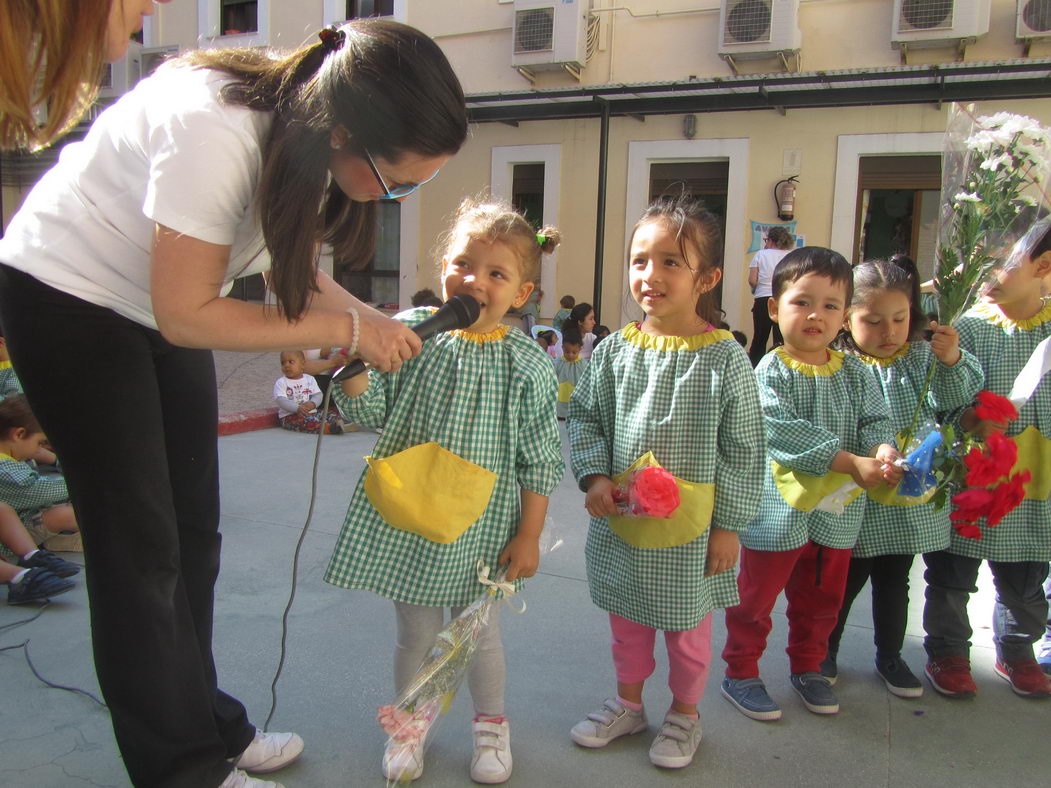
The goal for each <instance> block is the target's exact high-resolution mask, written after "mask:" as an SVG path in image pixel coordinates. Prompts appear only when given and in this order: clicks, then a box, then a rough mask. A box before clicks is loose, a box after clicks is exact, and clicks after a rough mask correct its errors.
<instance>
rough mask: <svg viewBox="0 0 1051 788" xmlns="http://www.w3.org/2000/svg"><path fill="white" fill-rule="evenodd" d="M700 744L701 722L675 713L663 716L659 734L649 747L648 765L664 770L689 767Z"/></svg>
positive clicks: (698, 719)
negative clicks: (661, 767) (660, 767)
mask: <svg viewBox="0 0 1051 788" xmlns="http://www.w3.org/2000/svg"><path fill="white" fill-rule="evenodd" d="M700 743H701V720H700V718H697V719H694V718H693V717H687V716H686V715H685V714H680V713H679V712H677V711H669V712H668V713H667V714H665V715H664V724H663V725H661V732H660V733H658V734H657V738H656V739H654V740H653V744H651V745H650V763H652V764H653V765H654V766H663V767H664V768H665V769H681V768H682V767H683V766H689V765H690V762H691V761H692V760H693V754H694V753H695V752H697V746H698V745H699V744H700Z"/></svg>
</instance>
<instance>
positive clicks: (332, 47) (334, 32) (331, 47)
mask: <svg viewBox="0 0 1051 788" xmlns="http://www.w3.org/2000/svg"><path fill="white" fill-rule="evenodd" d="M317 37H318V38H320V39H321V48H322V49H324V50H325V53H326V54H327V53H329V52H338V51H339V50H341V49H342V48H343V44H344V43H345V42H346V40H347V34H346V33H344V32H343V31H342V30H340V29H339V28H338V27H336V26H335V25H332V27H326V28H325V29H324V30H322V31H321V32H320V33H318V34H317Z"/></svg>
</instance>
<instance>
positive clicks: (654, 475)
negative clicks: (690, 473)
mask: <svg viewBox="0 0 1051 788" xmlns="http://www.w3.org/2000/svg"><path fill="white" fill-rule="evenodd" d="M613 499H614V501H615V502H616V504H617V510H618V512H619V513H620V514H622V515H626V516H629V517H656V518H659V519H667V518H669V517H671V516H672V514H674V512H675V510H676V509H678V508H679V503H680V499H679V485H678V484H676V482H675V477H674V476H672V474H670V473H669V472H668V471H666V470H665V469H664V468H658V467H654V466H651V467H648V468H639V469H638V470H637V471H635V472H633V473H632V474H631V476H630V478H629V479H628V483H627V484H626V485H622V486H620V487H618V488H617V489H616V491H615V492H614V494H613Z"/></svg>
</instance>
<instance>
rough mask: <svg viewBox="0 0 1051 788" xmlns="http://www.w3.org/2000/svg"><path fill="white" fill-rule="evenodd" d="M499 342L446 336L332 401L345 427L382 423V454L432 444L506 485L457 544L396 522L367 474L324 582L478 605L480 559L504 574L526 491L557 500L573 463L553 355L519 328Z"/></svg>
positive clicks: (413, 319)
mask: <svg viewBox="0 0 1051 788" xmlns="http://www.w3.org/2000/svg"><path fill="white" fill-rule="evenodd" d="M433 312H434V310H433V309H430V308H422V309H415V310H410V311H409V312H405V313H402V314H401V315H399V316H398V319H400V320H403V321H404V322H406V323H408V324H409V325H415V324H416V323H419V322H420V321H421V320H423V319H425V318H427V317H429V316H430V315H431V314H433ZM481 337H484V338H485V339H484V341H481V342H479V341H476V340H477V339H479V338H481ZM499 337H500V331H497V332H494V333H493V334H486V335H479V334H469V333H468V332H464V331H449V332H446V333H443V334H438V335H437V336H435V337H434V338H432V339H429V340H427V341H426V342H425V343H424V344H423V351H422V352H421V353H420V355H419V356H417V357H416V358H414V359H411V360H409V361H407V362H405V364H404V365H403V366H402V368H401V369H400V370H399V371H398V372H393V373H389V374H380V373H377V372H370V373H369V388H368V391H366V392H365V393H364V394H362V395H361V396H360V397H356V398H354V399H351V398H349V397H346V396H345V395H344V394H343V393H342V391H340V389H339V388H338V387H337V389H336V390H335V392H334V393H333V397H332V398H333V400H334V401H335V402H336V404H337V405H338V406H339V409H340V411H341V412H342V413H343V415H344V417H345V418H346V419H348V420H349V421H353V422H356V423H358V424H362V425H364V426H366V427H383V435H382V436H381V437H380V439H379V440H378V441H377V442H376V447H375V449H374V450H373V452H372V454H373V456H374V457H377V458H382V457H389V456H390V455H392V454H396V453H397V452H399V451H402V450H403V449H407V448H409V447H411V446H416V445H419V444H421V443H426V442H428V441H435V442H437V443H438V444H439V445H440V446H442V447H443V448H445V449H447V450H448V451H451V452H453V453H454V454H457V455H459V456H460V457H463V458H464V459H466V460H469V461H470V462H473V463H475V464H477V465H481V466H482V467H484V468H488V469H489V470H491V471H493V472H494V473H495V474H496V475H497V477H498V478H497V482H496V487H495V489H494V491H493V495H492V498H490V500H489V506H488V508H487V509H486V510H485V513H484V514H483V515H482V517H481V518H480V519H479V520H478V521H477V522H476V523H475V524H474V525H472V526H471V527H470V528H468V529H467V531H466V532H464V534H463V535H462V536H460V538H459V539H457V540H456V541H454V542H452V543H450V544H438V543H437V542H432V541H429V540H428V539H425V538H424V537H422V536H419V535H417V534H413V533H409V532H407V531H402V530H398V529H396V528H393V527H391V526H390V525H388V524H387V523H386V522H385V521H384V520H383V518H382V517H381V516H380V514H379V513H378V512H377V511H376V510H375V509H374V508H373V507H372V504H370V503H369V500H368V497H367V496H366V495H365V489H364V478H365V475H364V472H363V473H362V476H361V478H360V479H359V480H358V485H357V489H356V490H355V491H354V497H353V498H352V499H351V502H350V509H349V511H348V512H347V517H346V521H345V522H344V524H343V530H342V532H341V533H340V535H339V539H338V540H337V542H336V547H335V550H334V552H333V554H332V560H331V561H330V562H329V566H328V571H327V572H326V574H325V580H327V581H328V582H329V583H332V584H334V585H338V586H342V587H344V588H362V589H366V590H368V591H373V592H375V593H377V594H380V595H382V596H385V597H388V598H390V599H393V600H395V601H398V602H408V603H410V604H415V605H443V606H446V605H448V606H454V605H455V606H459V605H467V604H470V603H471V602H472V601H474V600H475V599H476V598H477V597H478V596H479V595H480V594H481V593H482V592H483V590H484V586H482V585H481V584H480V583H479V582H478V580H477V572H476V563H477V562H478V559H479V558H481V559H482V560H483V561H485V563H486V564H487V565H489V566H490V567H494V568H495V566H496V560H497V557H498V556H499V554H500V552H501V551H502V550H503V549H504V547H505V546H506V545H507V542H508V541H509V540H510V538H511V537H512V536H514V534H515V532H516V530H517V529H518V522H519V515H520V512H521V489H522V488H525V489H528V490H532V491H533V492H536V493H539V494H540V495H550V493H551V491H552V490H553V489H554V488H555V487H556V486H557V484H558V482H559V480H560V479H561V478H562V472H563V470H564V462H563V460H562V444H561V439H560V438H559V435H558V426H557V422H556V420H555V391H556V389H555V375H554V372H552V370H551V359H550V358H549V357H548V356H547V355H546V354H545V353H544V352H543V351H542V350H541V349H540V348H539V346H538V345H537V344H536V342H534V341H533V340H532V339H529V338H528V337H526V336H525V335H524V334H523V333H522V332H521V331H519V330H518V329H516V328H508V329H507V331H506V334H503V336H502V338H499ZM435 516H436V517H440V516H441V513H440V512H435ZM516 584H517V585H518V586H519V587H520V585H521V581H516Z"/></svg>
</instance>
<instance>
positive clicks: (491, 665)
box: [394, 602, 507, 717]
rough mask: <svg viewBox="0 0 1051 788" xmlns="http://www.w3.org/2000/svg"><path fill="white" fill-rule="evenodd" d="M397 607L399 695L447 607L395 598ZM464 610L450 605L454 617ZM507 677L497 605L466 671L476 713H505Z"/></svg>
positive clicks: (396, 682)
mask: <svg viewBox="0 0 1051 788" xmlns="http://www.w3.org/2000/svg"><path fill="white" fill-rule="evenodd" d="M394 611H395V613H396V614H397V619H398V639H397V642H396V643H395V645H394V690H395V692H396V693H398V694H399V695H400V694H401V692H402V690H404V689H405V687H406V686H408V683H409V682H410V681H411V680H412V677H413V676H415V675H416V671H417V670H419V668H420V665H421V664H422V663H423V658H424V657H426V656H427V652H428V651H430V650H431V646H433V645H434V640H435V638H436V637H438V633H439V632H441V631H442V628H443V627H444V626H445V608H443V607H432V606H430V605H410V604H408V603H406V602H395V603H394ZM462 611H463V608H462V607H454V608H450V612H451V615H452V617H454V618H455V617H456V616H458V615H460V613H461V612H462ZM506 677H507V667H506V665H505V664H504V644H503V643H502V642H501V640H500V610H499V606H497V605H494V606H492V608H491V609H490V611H489V623H488V624H487V625H486V626H485V628H484V629H482V632H481V635H480V638H479V640H478V647H477V649H476V650H475V652H474V657H473V659H472V660H471V667H470V668H469V670H468V672H467V686H468V687H469V688H470V690H471V700H472V701H474V713H475V714H476V715H482V716H488V717H500V716H503V713H504V683H505V681H506Z"/></svg>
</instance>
